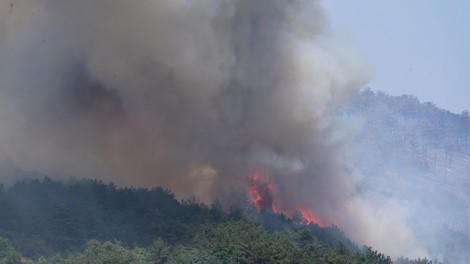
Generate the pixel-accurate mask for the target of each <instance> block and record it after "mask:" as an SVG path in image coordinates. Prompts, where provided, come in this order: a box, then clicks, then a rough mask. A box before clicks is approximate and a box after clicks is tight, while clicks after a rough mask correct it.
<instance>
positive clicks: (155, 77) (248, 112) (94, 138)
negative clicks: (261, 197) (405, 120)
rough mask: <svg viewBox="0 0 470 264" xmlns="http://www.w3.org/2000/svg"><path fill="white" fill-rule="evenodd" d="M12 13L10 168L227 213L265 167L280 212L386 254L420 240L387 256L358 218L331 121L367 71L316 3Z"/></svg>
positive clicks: (367, 223)
mask: <svg viewBox="0 0 470 264" xmlns="http://www.w3.org/2000/svg"><path fill="white" fill-rule="evenodd" d="M4 2H5V1H4V0H0V3H2V4H1V5H0V160H3V159H6V158H8V159H9V160H11V162H12V163H13V164H15V166H18V167H20V168H22V169H24V170H36V171H39V172H41V173H44V174H48V175H55V176H56V177H60V176H61V175H74V176H77V177H91V178H100V179H104V180H112V181H114V182H116V183H117V184H120V185H133V186H155V185H159V186H165V187H168V188H170V189H171V190H173V191H174V192H175V193H176V194H177V195H179V196H182V197H189V196H190V195H192V194H195V195H196V196H197V197H199V199H201V201H205V202H210V201H212V200H213V199H219V200H222V201H223V202H224V203H225V204H230V203H233V201H235V200H237V199H240V193H241V192H243V191H244V188H245V186H244V182H243V177H244V176H245V175H248V174H249V173H251V172H253V171H254V170H256V169H262V170H265V171H267V172H269V174H270V175H271V177H272V181H273V182H274V183H275V185H276V186H278V190H277V191H276V197H273V199H274V200H276V201H279V207H280V208H279V209H282V210H284V211H287V212H292V213H293V212H294V211H295V210H296V206H297V205H298V204H302V206H305V207H309V208H310V209H313V210H314V211H315V213H318V214H319V215H321V216H322V217H323V218H325V220H326V221H330V220H333V219H334V220H335V221H337V222H339V223H340V224H341V225H342V226H343V227H344V229H345V230H346V232H348V233H349V234H350V235H351V236H352V237H353V238H355V239H357V240H358V241H359V242H361V243H362V242H364V243H369V244H371V243H375V245H380V244H382V248H384V249H385V250H391V249H394V247H396V245H404V247H405V246H406V247H408V246H409V244H407V243H402V240H403V241H412V238H411V239H410V236H409V234H408V233H407V232H408V231H406V230H405V231H403V230H401V229H400V228H401V226H400V225H399V224H398V226H399V228H398V229H400V230H399V231H400V232H404V236H403V237H400V238H399V240H400V241H398V242H397V241H392V242H393V247H389V246H388V245H385V244H383V243H382V242H383V241H382V240H383V239H382V240H381V237H383V238H387V237H389V236H387V235H383V234H382V233H378V234H379V236H378V237H370V235H371V234H375V232H370V231H367V230H369V229H373V226H374V225H376V224H377V223H376V222H375V219H374V217H372V218H371V219H369V216H367V217H366V216H364V214H362V213H358V212H361V210H362V208H364V207H365V208H366V209H364V210H362V211H363V212H366V211H368V210H369V209H367V208H368V207H367V206H369V205H367V204H363V203H362V201H359V200H358V198H357V197H356V196H355V193H354V192H355V191H354V190H355V184H356V178H357V177H356V175H355V174H354V171H353V168H352V164H353V162H352V161H353V159H352V158H351V155H349V154H351V153H350V152H349V151H348V147H347V146H348V142H349V138H348V135H349V134H351V133H350V132H349V131H345V127H346V126H344V124H341V122H340V121H338V119H337V118H335V117H334V115H333V113H334V110H335V106H336V105H337V104H339V103H341V102H343V101H344V100H346V99H347V98H349V97H350V96H351V95H352V94H354V93H356V92H357V91H358V89H359V88H360V87H362V86H363V85H364V84H365V83H366V81H367V79H368V70H367V67H365V65H364V63H363V62H362V60H361V59H360V58H359V56H357V55H356V53H355V51H354V49H352V48H351V47H350V45H349V44H348V43H347V41H346V37H344V36H340V35H337V34H335V33H334V32H333V31H332V29H331V28H330V26H329V23H328V20H327V18H326V16H325V14H324V12H323V9H322V8H321V7H320V6H319V4H318V1H311V0H309V1H307V0H256V1H253V0H207V1H187V0H159V1H143V0H138V1H127V0H81V1H59V2H58V1H33V0H18V1H15V9H14V11H13V12H11V14H7V13H8V11H9V10H8V5H4V4H3V3H4ZM371 211H373V210H371ZM371 226H372V227H371ZM395 233H396V232H395ZM372 236H373V235H372ZM410 243H412V242H410ZM373 245H374V244H373ZM408 248H413V246H409V247H408ZM399 252H400V253H403V251H399ZM390 254H393V252H391V253H390Z"/></svg>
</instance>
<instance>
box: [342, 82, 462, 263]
mask: <svg viewBox="0 0 470 264" xmlns="http://www.w3.org/2000/svg"><path fill="white" fill-rule="evenodd" d="M338 113H339V115H341V116H343V117H345V118H346V119H347V120H349V121H352V122H355V123H356V124H358V126H359V127H360V129H359V132H358V133H357V155H356V157H357V159H356V168H357V169H358V171H360V172H361V174H362V175H363V176H364V179H363V180H362V182H361V191H362V192H364V193H368V192H373V193H374V195H377V193H379V194H380V195H381V197H384V200H386V201H391V202H394V203H395V204H397V205H398V206H399V207H400V208H401V210H400V212H399V213H401V212H403V215H404V216H406V220H407V222H408V225H409V226H410V227H411V228H412V230H413V231H414V233H415V235H416V238H417V240H418V241H420V243H422V245H423V246H425V247H426V249H427V250H428V252H429V253H431V254H434V255H435V256H439V258H442V259H445V260H446V261H449V262H451V263H469V262H470V251H468V248H469V246H470V227H469V225H468V219H469V218H470V206H469V204H470V193H469V192H468V189H469V187H470V177H468V175H470V149H469V148H470V146H469V133H470V118H469V112H468V111H463V112H462V113H458V114H457V113H452V112H450V111H447V110H445V109H441V108H439V107H437V106H436V105H434V104H432V103H429V102H424V103H422V102H420V101H419V100H418V99H417V98H416V97H414V96H412V95H402V96H391V95H388V94H386V93H383V92H374V91H371V90H370V89H366V90H364V91H363V92H361V93H360V94H359V95H357V96H356V98H354V99H353V100H352V101H351V102H349V103H347V104H346V105H344V106H343V107H342V108H340V109H339V112H338Z"/></svg>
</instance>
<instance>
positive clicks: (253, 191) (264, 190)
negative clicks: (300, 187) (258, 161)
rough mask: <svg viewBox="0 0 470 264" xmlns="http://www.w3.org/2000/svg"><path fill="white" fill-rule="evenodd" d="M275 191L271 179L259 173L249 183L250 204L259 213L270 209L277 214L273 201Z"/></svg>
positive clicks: (253, 175)
mask: <svg viewBox="0 0 470 264" xmlns="http://www.w3.org/2000/svg"><path fill="white" fill-rule="evenodd" d="M274 190H275V188H274V184H273V182H272V181H271V179H270V177H269V176H268V175H266V174H264V173H262V172H260V171H257V172H255V173H253V174H252V175H251V178H250V180H249V182H248V194H249V198H248V202H249V203H250V204H251V205H253V206H254V207H255V208H256V210H258V211H260V210H261V209H270V210H272V211H273V212H277V209H276V206H275V205H274V199H273V194H274Z"/></svg>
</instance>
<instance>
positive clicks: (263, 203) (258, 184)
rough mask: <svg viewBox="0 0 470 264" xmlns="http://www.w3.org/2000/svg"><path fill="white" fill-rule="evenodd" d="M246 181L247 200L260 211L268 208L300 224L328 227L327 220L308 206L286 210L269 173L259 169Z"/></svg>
mask: <svg viewBox="0 0 470 264" xmlns="http://www.w3.org/2000/svg"><path fill="white" fill-rule="evenodd" d="M246 181H247V192H248V195H249V198H248V200H247V201H248V203H249V204H251V205H252V206H253V207H254V208H255V209H256V210H257V211H258V212H259V211H262V210H268V211H271V212H273V213H276V214H283V215H285V216H286V217H287V218H289V219H292V220H294V221H295V222H297V223H300V224H316V225H318V226H319V227H326V224H325V222H324V221H323V220H322V219H321V218H320V217H319V216H316V215H314V213H313V211H311V210H309V209H307V208H304V207H295V209H294V213H290V212H292V211H293V210H292V209H291V210H289V209H288V210H284V209H283V208H282V207H280V206H279V205H278V204H277V201H276V199H275V197H278V196H276V185H275V184H274V181H273V180H272V179H271V177H270V176H269V174H267V173H265V172H263V171H260V170H258V171H255V172H253V173H252V174H251V175H250V176H249V177H248V179H247V180H246ZM293 195H295V194H293Z"/></svg>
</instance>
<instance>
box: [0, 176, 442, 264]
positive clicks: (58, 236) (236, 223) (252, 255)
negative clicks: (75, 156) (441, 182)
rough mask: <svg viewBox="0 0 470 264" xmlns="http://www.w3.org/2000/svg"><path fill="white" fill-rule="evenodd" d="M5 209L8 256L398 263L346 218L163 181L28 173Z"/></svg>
mask: <svg viewBox="0 0 470 264" xmlns="http://www.w3.org/2000/svg"><path fill="white" fill-rule="evenodd" d="M0 211H1V214H0V236H1V237H2V238H1V239H0V263H392V261H391V259H390V258H389V257H387V256H385V255H383V254H381V253H379V252H377V251H374V250H372V249H371V248H370V247H363V248H359V247H357V246H356V245H355V244H354V243H352V242H351V241H350V240H349V239H347V238H346V237H345V236H344V234H343V233H342V232H341V231H340V230H339V229H338V228H336V227H327V228H320V227H318V226H317V225H315V224H310V225H305V224H299V223H296V222H295V221H293V220H289V219H286V218H285V217H284V216H283V215H276V214H273V213H272V212H267V211H264V212H256V211H255V210H253V209H251V208H249V207H246V208H237V209H231V210H229V212H224V211H222V210H221V206H220V204H219V203H217V202H215V203H214V204H212V205H211V206H207V205H204V204H201V203H198V202H197V201H196V200H195V199H192V200H183V201H178V200H177V199H175V197H174V195H173V194H172V193H171V192H170V191H169V190H164V189H161V188H155V189H151V190H149V189H135V188H118V187H116V186H115V185H114V184H112V183H108V184H105V183H103V182H100V181H96V180H80V181H74V180H70V181H68V182H61V181H54V180H51V179H49V178H47V177H45V178H43V179H41V180H38V179H35V180H23V181H18V182H17V183H16V184H14V185H13V186H11V187H8V188H6V187H3V186H2V187H1V188H0ZM396 263H436V262H431V261H429V260H427V259H424V260H408V259H403V258H401V259H399V260H397V262H396Z"/></svg>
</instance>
